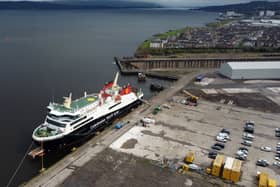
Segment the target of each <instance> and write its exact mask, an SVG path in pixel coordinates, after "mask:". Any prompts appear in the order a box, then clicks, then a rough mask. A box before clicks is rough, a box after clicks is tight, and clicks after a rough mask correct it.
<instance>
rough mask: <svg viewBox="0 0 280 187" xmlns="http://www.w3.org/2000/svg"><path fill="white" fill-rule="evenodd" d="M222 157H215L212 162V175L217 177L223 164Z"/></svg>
mask: <svg viewBox="0 0 280 187" xmlns="http://www.w3.org/2000/svg"><path fill="white" fill-rule="evenodd" d="M224 159H225V158H224V156H223V155H219V154H218V155H217V156H216V159H215V160H214V162H213V167H212V175H214V176H216V177H219V176H220V173H221V171H222V166H223V164H224Z"/></svg>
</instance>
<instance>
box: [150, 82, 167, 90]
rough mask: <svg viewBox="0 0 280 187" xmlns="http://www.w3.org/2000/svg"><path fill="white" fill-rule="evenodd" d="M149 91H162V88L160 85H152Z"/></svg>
mask: <svg viewBox="0 0 280 187" xmlns="http://www.w3.org/2000/svg"><path fill="white" fill-rule="evenodd" d="M150 89H151V90H152V91H162V90H163V89H164V87H163V86H162V85H161V84H156V83H152V84H151V86H150Z"/></svg>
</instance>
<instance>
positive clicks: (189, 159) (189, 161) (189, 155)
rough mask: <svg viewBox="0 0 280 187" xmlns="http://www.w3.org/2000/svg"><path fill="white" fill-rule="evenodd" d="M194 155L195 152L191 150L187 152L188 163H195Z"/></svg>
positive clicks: (186, 159)
mask: <svg viewBox="0 0 280 187" xmlns="http://www.w3.org/2000/svg"><path fill="white" fill-rule="evenodd" d="M194 157H195V155H194V152H192V151H190V152H189V153H188V154H187V156H186V157H185V162H186V163H187V164H190V163H193V161H194Z"/></svg>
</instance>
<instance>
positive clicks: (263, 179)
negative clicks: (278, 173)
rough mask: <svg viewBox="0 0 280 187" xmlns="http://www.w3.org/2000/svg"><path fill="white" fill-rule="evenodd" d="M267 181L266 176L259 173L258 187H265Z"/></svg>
mask: <svg viewBox="0 0 280 187" xmlns="http://www.w3.org/2000/svg"><path fill="white" fill-rule="evenodd" d="M267 181H268V174H267V173H261V174H260V175H259V187H267Z"/></svg>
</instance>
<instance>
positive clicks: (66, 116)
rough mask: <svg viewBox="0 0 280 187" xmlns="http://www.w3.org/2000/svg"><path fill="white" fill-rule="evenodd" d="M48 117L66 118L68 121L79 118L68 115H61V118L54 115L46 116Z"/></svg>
mask: <svg viewBox="0 0 280 187" xmlns="http://www.w3.org/2000/svg"><path fill="white" fill-rule="evenodd" d="M48 116H49V117H51V118H57V119H58V118H68V119H77V118H78V117H79V116H70V115H62V116H57V115H54V114H48Z"/></svg>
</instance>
